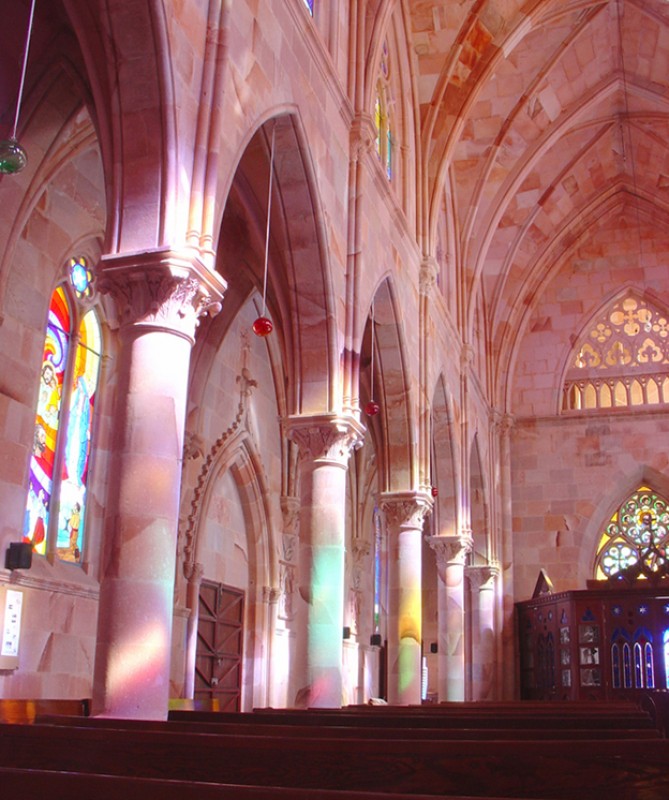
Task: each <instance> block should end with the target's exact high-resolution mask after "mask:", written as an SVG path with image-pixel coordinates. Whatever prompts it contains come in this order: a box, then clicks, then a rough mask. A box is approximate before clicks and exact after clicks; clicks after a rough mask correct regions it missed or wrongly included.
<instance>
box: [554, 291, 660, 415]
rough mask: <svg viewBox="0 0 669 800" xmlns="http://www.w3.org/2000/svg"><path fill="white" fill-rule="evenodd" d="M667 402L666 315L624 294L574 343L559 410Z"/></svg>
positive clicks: (636, 298) (642, 301)
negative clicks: (623, 296)
mask: <svg viewBox="0 0 669 800" xmlns="http://www.w3.org/2000/svg"><path fill="white" fill-rule="evenodd" d="M667 403H669V320H668V315H666V314H664V313H663V312H661V311H659V310H658V309H656V308H653V307H652V306H651V305H650V304H649V303H647V302H646V301H645V300H643V299H641V298H639V297H636V296H634V295H631V294H629V295H627V296H626V297H625V298H623V299H622V300H619V301H618V302H616V303H614V304H613V305H612V306H610V307H609V308H608V309H607V311H606V312H605V313H604V314H603V315H602V316H601V317H600V318H599V319H597V320H596V321H595V323H594V324H593V325H591V326H590V328H589V329H588V331H587V332H586V334H585V335H584V336H582V337H581V339H580V340H579V342H578V343H577V346H576V348H575V352H574V355H573V357H572V360H571V365H570V368H569V370H568V372H567V377H566V381H565V385H564V392H563V403H562V410H563V411H573V410H587V409H602V408H621V407H628V406H647V405H664V404H667Z"/></svg>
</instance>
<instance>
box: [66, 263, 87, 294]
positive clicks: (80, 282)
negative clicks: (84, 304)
mask: <svg viewBox="0 0 669 800" xmlns="http://www.w3.org/2000/svg"><path fill="white" fill-rule="evenodd" d="M70 276H71V278H72V285H73V286H74V288H75V289H76V290H77V291H78V292H80V293H81V294H83V293H84V292H85V291H86V289H87V288H88V270H87V269H86V267H85V266H84V265H83V264H82V263H81V261H77V262H75V263H74V264H73V265H72V270H71V272H70Z"/></svg>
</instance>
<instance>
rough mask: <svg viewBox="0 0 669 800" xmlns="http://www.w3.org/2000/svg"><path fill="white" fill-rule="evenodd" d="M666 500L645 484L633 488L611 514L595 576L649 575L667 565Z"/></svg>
mask: <svg viewBox="0 0 669 800" xmlns="http://www.w3.org/2000/svg"><path fill="white" fill-rule="evenodd" d="M668 545H669V510H668V503H667V501H666V500H665V499H664V498H663V497H660V495H658V494H657V493H656V492H654V491H653V490H652V489H651V488H650V487H648V486H641V487H639V489H637V491H635V492H633V493H632V494H631V495H630V496H629V497H628V498H627V499H626V500H625V501H624V502H623V503H622V505H621V506H620V507H619V508H618V509H616V511H615V512H614V513H613V514H612V516H611V519H610V521H609V523H608V525H607V526H606V528H605V530H604V531H603V532H602V534H601V536H600V540H599V545H598V547H597V556H596V559H595V578H596V580H606V579H609V578H615V577H620V578H622V577H627V578H631V579H633V580H636V579H637V578H641V579H643V578H648V577H652V576H653V575H654V574H657V573H659V572H661V571H664V570H666V568H667V552H666V551H667V546H668Z"/></svg>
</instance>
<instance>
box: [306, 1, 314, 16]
mask: <svg viewBox="0 0 669 800" xmlns="http://www.w3.org/2000/svg"><path fill="white" fill-rule="evenodd" d="M304 5H305V6H306V7H307V8H308V9H309V13H310V14H311V16H312V17H313V15H314V0H304Z"/></svg>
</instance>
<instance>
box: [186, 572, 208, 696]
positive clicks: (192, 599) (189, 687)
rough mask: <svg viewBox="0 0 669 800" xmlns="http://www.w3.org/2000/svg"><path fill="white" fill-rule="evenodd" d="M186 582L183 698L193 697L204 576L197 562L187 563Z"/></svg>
mask: <svg viewBox="0 0 669 800" xmlns="http://www.w3.org/2000/svg"><path fill="white" fill-rule="evenodd" d="M184 572H185V573H186V580H187V581H188V583H187V587H186V607H187V608H188V610H189V612H190V613H189V615H188V623H187V625H186V669H185V675H184V697H189V698H191V699H192V698H193V697H194V695H195V659H196V656H197V626H198V621H199V620H198V611H199V605H200V585H201V584H202V576H203V575H204V566H203V565H202V564H200V563H198V562H193V561H191V562H189V563H188V564H187V565H186V566H185V567H184Z"/></svg>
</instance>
